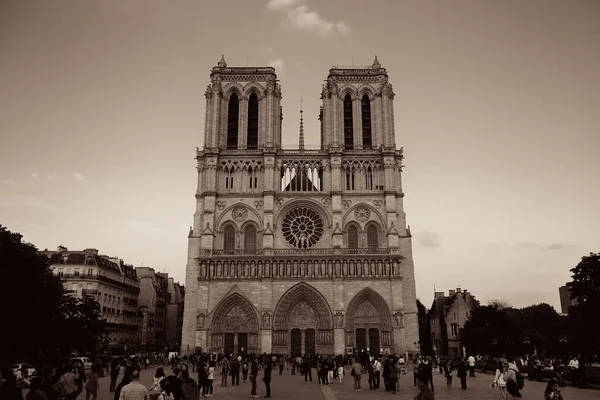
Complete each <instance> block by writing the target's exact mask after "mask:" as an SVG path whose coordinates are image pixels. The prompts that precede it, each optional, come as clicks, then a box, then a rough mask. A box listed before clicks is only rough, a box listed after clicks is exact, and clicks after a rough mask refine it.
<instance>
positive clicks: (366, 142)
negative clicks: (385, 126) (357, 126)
mask: <svg viewBox="0 0 600 400" xmlns="http://www.w3.org/2000/svg"><path fill="white" fill-rule="evenodd" d="M361 106H362V131H363V137H362V145H363V149H370V148H371V147H372V146H373V142H372V137H371V101H370V100H369V96H368V95H367V94H366V93H365V94H364V95H363V97H362V102H361Z"/></svg>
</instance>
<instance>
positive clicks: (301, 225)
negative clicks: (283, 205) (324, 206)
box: [281, 207, 324, 249]
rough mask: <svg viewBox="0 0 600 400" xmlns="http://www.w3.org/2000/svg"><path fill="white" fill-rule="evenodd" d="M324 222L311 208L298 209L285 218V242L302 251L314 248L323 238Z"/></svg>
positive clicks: (283, 229) (283, 225)
mask: <svg viewBox="0 0 600 400" xmlns="http://www.w3.org/2000/svg"><path fill="white" fill-rule="evenodd" d="M323 231H324V226H323V220H322V219H321V216H320V215H319V214H318V213H317V212H316V211H314V210H313V209H312V208H309V207H297V208H294V209H292V210H290V211H289V212H288V213H287V214H286V216H285V217H284V218H283V222H282V224H281V232H282V234H283V237H284V238H285V240H286V241H287V242H288V243H289V244H291V245H292V246H294V247H296V248H300V249H306V248H309V247H313V246H314V245H315V244H317V242H318V241H319V240H321V238H322V237H323Z"/></svg>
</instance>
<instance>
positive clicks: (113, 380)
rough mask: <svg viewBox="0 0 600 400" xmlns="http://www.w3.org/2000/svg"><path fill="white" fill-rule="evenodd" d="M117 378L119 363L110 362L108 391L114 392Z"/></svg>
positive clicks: (115, 361) (115, 360)
mask: <svg viewBox="0 0 600 400" xmlns="http://www.w3.org/2000/svg"><path fill="white" fill-rule="evenodd" d="M118 377H119V361H118V360H117V359H114V360H112V363H111V364H110V391H111V392H114V391H115V389H116V388H117V378H118Z"/></svg>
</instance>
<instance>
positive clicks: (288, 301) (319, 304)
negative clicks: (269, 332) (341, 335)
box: [273, 282, 333, 331]
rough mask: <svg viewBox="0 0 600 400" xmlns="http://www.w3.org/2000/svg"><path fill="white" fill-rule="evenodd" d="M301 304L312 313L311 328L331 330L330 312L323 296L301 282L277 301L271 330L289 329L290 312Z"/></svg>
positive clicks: (290, 322) (290, 321)
mask: <svg viewBox="0 0 600 400" xmlns="http://www.w3.org/2000/svg"><path fill="white" fill-rule="evenodd" d="M301 302H304V303H306V304H307V305H308V306H309V307H310V309H311V310H312V312H313V313H314V318H315V323H314V324H313V326H312V328H315V329H331V328H333V320H332V315H331V311H330V309H329V306H328V305H327V301H326V300H325V299H324V298H323V295H322V294H321V293H319V291H318V290H317V289H315V288H314V287H312V286H311V285H309V284H307V283H304V282H302V283H299V284H297V285H296V286H294V287H293V288H291V289H290V290H288V291H287V292H286V293H285V294H284V295H283V297H282V298H281V299H280V300H279V303H278V304H277V307H276V308H275V313H274V315H273V329H274V330H284V331H287V330H288V329H291V327H292V326H291V325H292V324H293V322H294V321H292V320H291V316H292V312H293V311H294V309H295V308H296V306H297V305H298V304H299V303H301Z"/></svg>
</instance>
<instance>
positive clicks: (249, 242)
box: [244, 225, 256, 251]
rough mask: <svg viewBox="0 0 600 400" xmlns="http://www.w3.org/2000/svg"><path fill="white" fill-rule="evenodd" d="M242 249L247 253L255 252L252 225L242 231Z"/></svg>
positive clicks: (254, 236) (254, 237)
mask: <svg viewBox="0 0 600 400" xmlns="http://www.w3.org/2000/svg"><path fill="white" fill-rule="evenodd" d="M244 249H245V250H247V251H255V250H256V228H255V227H254V225H248V226H247V227H246V229H245V230H244Z"/></svg>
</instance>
